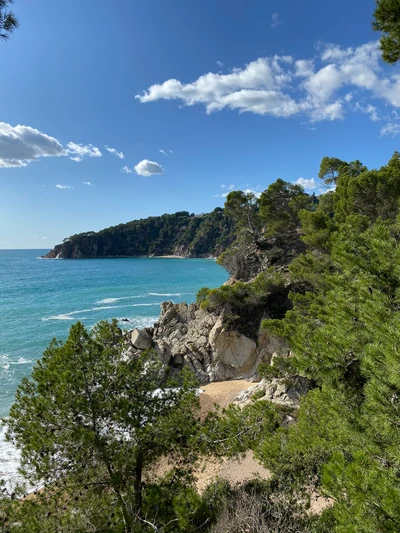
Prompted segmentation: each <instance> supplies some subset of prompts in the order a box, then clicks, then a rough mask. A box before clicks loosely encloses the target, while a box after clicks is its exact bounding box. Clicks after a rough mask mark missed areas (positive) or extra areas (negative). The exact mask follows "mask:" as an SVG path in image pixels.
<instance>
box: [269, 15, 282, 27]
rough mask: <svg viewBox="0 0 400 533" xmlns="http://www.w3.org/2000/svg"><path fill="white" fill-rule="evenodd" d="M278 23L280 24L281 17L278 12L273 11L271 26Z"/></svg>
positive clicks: (276, 25) (275, 25)
mask: <svg viewBox="0 0 400 533" xmlns="http://www.w3.org/2000/svg"><path fill="white" fill-rule="evenodd" d="M279 24H282V21H281V19H280V18H279V13H274V14H273V15H272V21H271V24H270V26H271V28H273V29H274V28H277V27H278V26H279Z"/></svg>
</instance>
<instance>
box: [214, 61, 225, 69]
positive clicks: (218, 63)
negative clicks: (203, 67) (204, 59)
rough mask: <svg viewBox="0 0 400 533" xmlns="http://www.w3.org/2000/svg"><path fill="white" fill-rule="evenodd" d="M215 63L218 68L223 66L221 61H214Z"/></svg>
mask: <svg viewBox="0 0 400 533" xmlns="http://www.w3.org/2000/svg"><path fill="white" fill-rule="evenodd" d="M215 64H216V65H217V67H219V68H222V67H224V66H225V65H224V64H223V63H222V61H216V62H215Z"/></svg>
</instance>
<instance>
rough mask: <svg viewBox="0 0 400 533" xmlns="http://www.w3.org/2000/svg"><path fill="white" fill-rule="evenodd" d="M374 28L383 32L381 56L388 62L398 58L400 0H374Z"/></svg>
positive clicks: (399, 45) (393, 61)
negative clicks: (375, 4)
mask: <svg viewBox="0 0 400 533" xmlns="http://www.w3.org/2000/svg"><path fill="white" fill-rule="evenodd" d="M376 3H377V7H376V10H375V13H374V22H373V25H372V27H373V28H374V30H377V31H380V32H382V33H383V35H382V37H381V50H382V57H383V59H384V60H385V61H387V62H388V63H396V62H397V61H399V59H400V0H376Z"/></svg>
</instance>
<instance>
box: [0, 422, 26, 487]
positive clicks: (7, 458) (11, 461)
mask: <svg viewBox="0 0 400 533" xmlns="http://www.w3.org/2000/svg"><path fill="white" fill-rule="evenodd" d="M5 433H6V428H5V427H1V426H0V479H4V480H5V481H6V486H7V487H9V488H11V487H12V486H13V485H14V484H16V483H17V482H21V481H22V477H21V476H20V475H19V474H18V467H19V465H20V457H21V453H20V452H19V450H17V448H16V447H15V446H14V445H13V444H11V443H10V442H6V440H5Z"/></svg>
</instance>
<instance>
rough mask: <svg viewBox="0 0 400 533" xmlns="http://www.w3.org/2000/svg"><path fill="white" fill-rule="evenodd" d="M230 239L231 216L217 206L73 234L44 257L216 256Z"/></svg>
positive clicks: (231, 229) (232, 230)
mask: <svg viewBox="0 0 400 533" xmlns="http://www.w3.org/2000/svg"><path fill="white" fill-rule="evenodd" d="M233 239H234V223H233V220H232V219H231V218H229V217H227V216H226V215H225V213H224V210H223V209H221V208H218V207H217V208H216V209H214V211H213V212H212V213H208V214H203V215H194V214H189V213H188V212H187V211H180V212H178V213H175V214H172V215H168V214H165V215H162V216H159V217H149V218H145V219H141V220H133V221H132V222H128V223H127V224H119V225H118V226H112V227H110V228H106V229H104V230H102V231H99V232H97V233H95V232H93V231H90V232H86V233H79V234H78V235H72V236H71V237H69V238H67V239H65V240H64V242H63V243H62V244H59V245H57V246H56V247H55V248H54V249H53V250H51V252H49V253H48V254H47V255H46V257H47V258H55V257H57V258H64V259H79V258H85V257H124V256H125V257H141V256H162V255H177V256H185V257H216V256H217V255H219V254H220V253H222V252H223V251H224V250H225V248H226V247H227V246H228V245H229V244H230V243H231V242H232V241H233Z"/></svg>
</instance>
